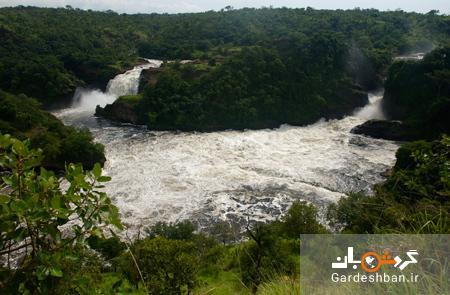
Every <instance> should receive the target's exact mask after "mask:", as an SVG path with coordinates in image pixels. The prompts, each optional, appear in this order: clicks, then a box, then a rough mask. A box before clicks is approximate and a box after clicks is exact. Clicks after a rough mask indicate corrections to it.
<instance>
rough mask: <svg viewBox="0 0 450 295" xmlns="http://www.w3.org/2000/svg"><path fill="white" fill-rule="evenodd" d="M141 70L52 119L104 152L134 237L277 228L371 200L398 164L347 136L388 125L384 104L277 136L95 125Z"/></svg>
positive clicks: (132, 89) (131, 88) (391, 146)
mask: <svg viewBox="0 0 450 295" xmlns="http://www.w3.org/2000/svg"><path fill="white" fill-rule="evenodd" d="M161 63H162V62H160V61H155V60H148V63H146V64H145V65H141V66H138V67H136V68H134V69H132V70H131V71H128V72H126V73H124V74H122V75H118V76H117V77H115V78H114V79H112V80H111V81H110V82H109V84H108V87H107V91H106V93H103V92H101V91H99V90H86V89H78V90H77V92H76V94H75V96H74V100H73V101H74V102H73V105H72V107H71V108H68V109H63V110H60V111H57V112H55V114H56V115H57V116H58V117H60V118H61V119H62V120H63V121H64V122H65V123H66V124H70V125H74V126H81V127H88V128H89V129H90V130H91V131H92V133H93V134H94V136H95V139H96V141H98V142H100V143H102V144H104V145H105V147H106V157H107V162H106V164H105V173H106V174H107V175H109V176H111V177H112V181H111V182H110V183H108V184H107V187H106V191H107V193H108V194H109V196H110V197H111V198H112V200H113V201H114V202H115V204H117V206H118V207H119V208H120V211H121V214H122V220H123V222H124V224H125V225H126V226H127V227H128V228H129V230H130V231H131V232H133V231H135V230H136V228H138V227H139V226H141V225H144V226H145V225H151V224H153V223H155V222H156V221H167V222H176V221H180V220H183V219H187V218H189V219H191V220H193V221H194V222H198V224H199V225H200V226H201V227H202V228H204V229H205V230H207V229H208V228H209V227H210V226H211V225H212V224H214V223H215V221H218V220H223V221H228V222H230V223H235V224H238V225H241V226H242V225H244V224H246V222H247V220H250V221H264V220H273V219H275V218H277V217H279V216H280V215H281V214H283V213H284V212H285V211H286V210H287V208H288V207H289V206H290V204H291V203H292V202H293V201H294V200H299V199H302V200H306V201H308V202H311V203H313V204H315V205H316V206H317V207H318V208H319V209H320V214H321V218H322V219H323V218H324V212H325V208H326V206H327V205H328V204H329V203H330V202H336V201H337V200H339V198H341V197H342V196H344V195H345V194H348V193H350V192H356V191H363V192H366V193H370V192H371V188H372V186H373V185H374V184H375V183H378V182H380V181H382V180H383V179H384V177H383V172H385V171H386V170H387V169H389V168H390V167H392V165H393V164H394V162H395V152H396V150H397V148H398V145H397V144H396V143H395V142H391V141H385V140H378V139H372V138H367V137H363V136H360V135H355V134H351V133H350V130H351V129H352V128H353V127H355V126H357V125H359V124H361V123H363V122H365V121H366V120H368V119H372V118H382V117H383V114H382V112H381V110H380V106H379V104H380V100H381V98H382V94H381V93H379V94H375V93H372V94H370V96H369V100H370V102H369V104H368V105H367V106H365V107H364V108H362V109H358V110H355V112H354V114H353V115H351V116H347V117H345V118H343V119H341V120H329V121H325V120H321V121H319V122H317V123H315V124H313V125H309V126H304V127H293V126H288V125H283V126H281V127H280V128H278V129H264V130H248V131H222V132H210V133H195V132H154V131H149V130H146V129H145V128H143V127H138V126H131V125H118V124H114V123H112V122H109V121H107V120H104V119H99V118H95V117H94V110H95V106H96V105H105V104H106V103H111V102H113V101H114V100H115V99H116V98H117V97H118V96H119V95H124V94H133V93H136V92H137V89H138V83H139V77H140V74H141V71H142V69H145V68H151V67H159V66H160V65H161Z"/></svg>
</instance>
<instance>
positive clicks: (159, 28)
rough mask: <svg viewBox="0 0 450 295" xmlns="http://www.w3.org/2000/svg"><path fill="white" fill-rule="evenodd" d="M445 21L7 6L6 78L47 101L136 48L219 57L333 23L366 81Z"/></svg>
mask: <svg viewBox="0 0 450 295" xmlns="http://www.w3.org/2000/svg"><path fill="white" fill-rule="evenodd" d="M448 28H449V20H448V17H447V16H442V15H439V14H427V15H423V14H417V13H406V12H403V11H391V12H380V11H377V10H374V9H370V10H360V9H355V10H348V11H342V10H340V11H330V10H327V11H325V10H314V9H287V8H281V9H271V8H263V9H251V8H247V9H240V10H229V11H220V12H214V11H208V12H204V13H196V14H178V15H166V14H162V15H158V14H149V15H145V14H137V15H123V14H121V15H119V14H116V13H112V12H95V11H82V10H79V9H62V8H58V9H44V8H32V7H16V8H2V9H0V39H1V40H2V42H1V44H0V88H1V89H4V90H6V91H9V92H12V93H17V94H18V93H25V94H26V95H29V96H33V97H36V98H38V99H39V100H41V101H43V102H45V103H50V102H54V101H56V100H58V99H60V98H62V97H66V96H70V95H71V93H73V91H74V89H75V87H76V86H80V85H83V84H94V85H96V86H100V87H104V85H106V83H107V81H108V80H109V79H110V78H112V77H113V76H114V75H115V74H117V73H118V72H120V71H121V70H123V69H124V68H127V67H129V66H130V65H131V64H133V63H134V62H135V61H136V59H137V56H138V55H139V56H143V57H149V58H161V59H189V58H195V57H196V56H204V57H207V59H208V60H214V61H220V60H221V59H223V57H224V56H226V55H227V54H229V53H236V51H238V50H239V47H241V46H249V45H262V46H263V47H266V48H267V47H272V46H274V45H275V46H278V47H287V46H289V44H290V42H291V41H290V40H292V38H293V37H295V38H297V37H300V38H302V37H303V36H311V35H314V34H316V33H317V32H320V34H322V32H333V34H336V35H341V36H342V37H343V38H344V39H345V40H347V43H348V44H350V43H353V44H354V46H353V47H354V48H357V49H358V50H359V51H358V50H357V51H353V52H360V53H361V54H359V53H357V54H356V55H355V54H352V55H351V56H350V58H351V59H352V60H356V59H355V58H354V57H355V56H357V57H358V58H359V57H362V59H360V60H361V61H362V63H360V65H353V66H350V67H349V69H352V70H356V71H357V72H358V73H363V74H364V75H360V77H363V76H364V77H365V79H362V80H360V81H359V82H361V83H364V84H367V85H368V86H369V85H370V84H373V81H374V79H373V75H371V73H372V74H373V73H380V71H381V69H382V68H383V67H384V66H386V65H387V63H388V62H389V59H390V56H392V55H393V54H394V53H397V52H404V51H411V50H417V49H427V48H429V47H430V46H432V43H433V42H435V43H437V42H440V41H441V40H444V39H446V38H447V34H448ZM324 38H328V37H327V36H326V35H324ZM324 48H325V47H322V48H317V50H316V55H317V56H321V55H322V54H323V52H322V51H321V50H322V49H324ZM211 52H213V54H209V53H211ZM211 64H212V65H213V64H214V63H213V62H211ZM367 69H370V70H367ZM375 80H376V77H375ZM378 80H379V79H378ZM375 84H376V83H375ZM370 86H373V85H370Z"/></svg>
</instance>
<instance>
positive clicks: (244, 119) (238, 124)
mask: <svg viewBox="0 0 450 295" xmlns="http://www.w3.org/2000/svg"><path fill="white" fill-rule="evenodd" d="M323 34H324V35H325V36H327V37H324V36H322V35H319V34H315V35H312V36H311V37H303V38H301V39H296V38H291V39H289V42H290V43H291V47H289V48H288V49H286V48H282V47H277V46H274V45H273V44H270V45H268V47H269V48H264V47H262V46H248V47H243V48H242V50H240V51H238V52H237V53H235V54H232V55H231V56H230V57H228V58H226V59H225V60H224V62H223V63H222V64H220V65H218V66H215V67H212V68H208V69H207V70H206V71H201V70H198V69H196V68H195V67H194V66H191V65H188V66H171V67H168V68H167V69H166V70H165V71H164V72H163V73H162V74H161V75H160V76H159V78H158V80H157V82H156V84H155V85H148V86H147V87H146V88H145V90H144V95H143V99H142V100H141V101H140V103H139V104H138V105H137V106H135V107H134V108H135V110H136V112H137V113H138V114H139V117H140V121H141V122H142V123H145V124H147V126H148V127H149V128H150V129H162V130H173V129H181V130H202V131H209V130H221V129H228V128H233V129H243V128H253V129H256V128H266V127H278V126H279V125H280V124H283V123H288V124H293V125H302V124H307V123H312V122H314V121H315V120H317V119H319V118H320V117H328V118H334V117H339V116H342V115H343V114H345V113H348V112H350V111H352V110H353V109H354V108H355V107H356V106H362V105H364V104H365V103H366V102H367V94H366V93H365V92H363V91H362V89H361V88H360V87H359V86H357V85H356V84H355V83H354V82H352V81H351V80H350V79H349V78H348V76H347V74H346V71H345V61H344V56H345V52H346V50H347V47H346V45H345V44H344V42H343V40H342V39H341V38H339V36H337V37H335V36H334V35H332V34H331V33H329V34H328V33H323ZM320 48H321V49H322V51H321V54H322V55H318V54H317V51H318V50H319V49H320Z"/></svg>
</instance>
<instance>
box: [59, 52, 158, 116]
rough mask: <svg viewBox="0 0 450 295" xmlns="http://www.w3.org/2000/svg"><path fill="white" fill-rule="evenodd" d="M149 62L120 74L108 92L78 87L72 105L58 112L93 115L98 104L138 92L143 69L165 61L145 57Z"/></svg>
mask: <svg viewBox="0 0 450 295" xmlns="http://www.w3.org/2000/svg"><path fill="white" fill-rule="evenodd" d="M144 60H145V61H147V63H145V64H142V65H138V66H136V67H134V68H133V69H131V70H129V71H127V72H125V73H123V74H119V75H117V76H116V77H114V78H113V79H111V80H110V81H109V82H108V85H107V87H106V92H102V91H100V90H98V89H85V88H82V87H78V88H77V89H76V91H75V94H74V96H73V99H72V105H71V107H70V108H69V109H65V110H62V111H59V112H56V114H57V115H58V114H59V115H62V117H70V114H76V116H75V119H76V118H77V116H80V113H84V115H85V116H86V115H88V116H91V115H92V114H93V113H94V111H95V108H96V106H97V105H99V106H101V107H104V106H105V105H107V104H111V103H113V102H114V101H115V100H116V99H117V98H118V97H119V96H122V95H130V94H137V92H138V88H139V80H140V77H141V73H142V71H143V70H146V69H150V68H159V67H160V66H161V65H162V64H163V62H162V61H160V60H154V59H144Z"/></svg>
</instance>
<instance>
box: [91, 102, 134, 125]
mask: <svg viewBox="0 0 450 295" xmlns="http://www.w3.org/2000/svg"><path fill="white" fill-rule="evenodd" d="M134 107H135V106H134V105H132V104H129V103H126V102H123V101H121V100H117V101H115V102H114V103H113V104H108V105H106V106H105V107H104V108H102V107H100V106H97V108H96V109H95V115H96V116H97V117H103V118H107V119H110V120H113V121H117V122H121V123H131V124H135V125H139V124H141V122H140V121H139V118H138V115H137V113H136V111H135V108H134Z"/></svg>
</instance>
